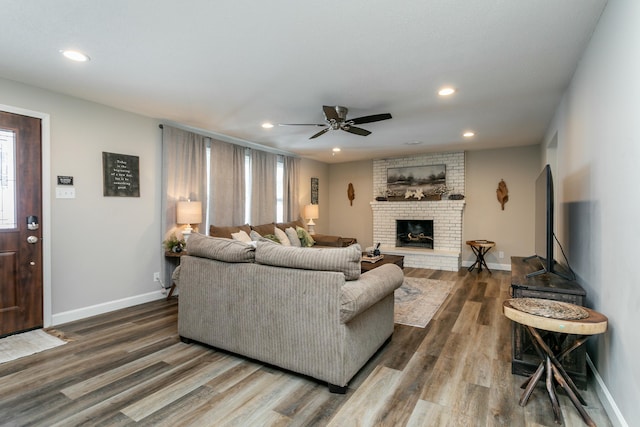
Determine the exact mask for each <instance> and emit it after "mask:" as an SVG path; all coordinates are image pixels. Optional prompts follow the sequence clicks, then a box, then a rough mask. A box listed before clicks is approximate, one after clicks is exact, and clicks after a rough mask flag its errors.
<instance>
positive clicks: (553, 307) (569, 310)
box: [502, 298, 607, 426]
mask: <svg viewBox="0 0 640 427" xmlns="http://www.w3.org/2000/svg"><path fill="white" fill-rule="evenodd" d="M502 312H503V313H504V315H505V316H506V317H507V318H509V319H511V320H513V321H514V322H517V323H520V324H521V325H524V326H526V328H527V330H528V331H529V333H530V334H531V337H532V342H533V345H534V346H535V347H536V351H537V352H538V354H539V355H540V357H541V358H542V362H541V363H540V365H539V366H538V369H537V370H536V371H535V372H534V373H533V375H531V377H529V379H528V380H527V381H526V382H525V383H524V384H522V387H521V388H524V389H525V390H524V392H523V393H522V397H521V398H520V406H525V405H526V404H527V402H528V401H529V397H531V393H533V389H534V388H535V386H536V384H537V383H538V381H539V380H540V379H541V378H542V376H543V374H545V373H546V387H547V393H548V394H549V399H550V400H551V406H552V408H553V415H554V419H555V422H556V423H558V424H562V420H561V419H562V415H561V412H560V404H559V403H558V397H557V395H556V391H555V384H554V380H555V382H557V383H558V384H559V385H560V386H561V387H562V388H563V389H564V390H565V392H566V393H567V396H569V399H570V400H571V402H572V403H573V405H574V406H575V407H576V409H577V410H578V412H579V413H580V416H581V417H582V419H583V420H584V422H585V423H586V424H587V425H588V426H595V423H594V422H593V420H592V419H591V417H589V414H587V411H585V409H584V408H583V407H582V406H583V405H586V402H585V401H584V399H583V398H582V396H581V395H580V393H579V392H578V389H577V388H576V386H575V384H574V383H573V380H571V378H570V377H569V375H568V374H567V372H566V371H565V369H564V368H563V367H562V364H561V363H560V361H561V360H562V359H563V358H564V357H565V356H567V355H568V354H569V353H571V352H572V351H573V350H575V349H576V348H578V347H580V346H581V345H583V344H584V343H585V342H586V341H587V339H589V337H590V336H591V335H595V334H601V333H604V332H605V331H606V330H607V318H606V316H604V315H603V314H600V313H598V312H597V311H594V310H591V309H588V308H586V307H580V306H577V305H574V304H569V303H565V302H560V301H554V300H546V299H539V298H514V299H509V300H506V301H505V302H504V303H502ZM539 330H543V331H551V332H557V333H562V334H572V335H578V336H579V337H578V339H577V340H576V341H575V342H574V343H573V345H571V346H570V347H569V348H566V349H561V350H560V351H558V353H555V354H554V352H553V351H552V350H551V348H550V347H549V345H547V343H546V342H545V341H544V339H543V338H542V336H541V335H540V332H539Z"/></svg>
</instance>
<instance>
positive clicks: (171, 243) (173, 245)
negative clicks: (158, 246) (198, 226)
mask: <svg viewBox="0 0 640 427" xmlns="http://www.w3.org/2000/svg"><path fill="white" fill-rule="evenodd" d="M162 243H163V244H164V247H165V249H166V250H167V251H169V252H174V253H180V252H182V251H183V250H184V247H185V241H184V240H178V238H177V237H176V235H175V233H174V234H172V235H171V236H170V237H169V238H168V239H167V240H165V241H164V242H162Z"/></svg>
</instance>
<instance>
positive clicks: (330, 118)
mask: <svg viewBox="0 0 640 427" xmlns="http://www.w3.org/2000/svg"><path fill="white" fill-rule="evenodd" d="M322 110H323V111H324V117H325V121H326V122H327V123H313V124H303V123H290V124H286V123H285V124H280V125H279V126H326V128H325V129H322V130H321V131H320V132H318V133H316V134H315V135H313V136H311V137H310V138H309V139H313V138H317V137H319V136H320V135H323V134H325V133H327V132H329V131H330V130H338V129H340V130H343V131H345V132H349V133H354V134H356V135H362V136H367V135H369V134H370V133H371V132H369V131H368V130H366V129H362V128H359V127H356V126H354V125H361V124H363V123H372V122H379V121H380V120H388V119H390V118H391V114H389V113H383V114H373V115H371V116H362V117H357V118H355V119H347V112H348V111H349V109H348V108H347V107H342V106H340V105H336V106H335V107H333V106H329V105H323V106H322Z"/></svg>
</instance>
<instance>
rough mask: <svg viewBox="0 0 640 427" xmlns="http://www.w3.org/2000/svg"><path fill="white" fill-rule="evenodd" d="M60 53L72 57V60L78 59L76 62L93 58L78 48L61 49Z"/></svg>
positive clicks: (68, 57)
mask: <svg viewBox="0 0 640 427" xmlns="http://www.w3.org/2000/svg"><path fill="white" fill-rule="evenodd" d="M60 53H61V54H62V55H63V56H64V57H65V58H67V59H70V60H72V61H76V62H87V61H90V60H91V58H89V55H87V54H84V53H82V52H80V51H78V50H72V49H68V50H61V51H60Z"/></svg>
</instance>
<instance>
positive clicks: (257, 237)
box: [249, 230, 262, 242]
mask: <svg viewBox="0 0 640 427" xmlns="http://www.w3.org/2000/svg"><path fill="white" fill-rule="evenodd" d="M249 237H250V238H251V240H252V241H254V242H257V241H258V240H260V238H261V237H262V236H261V235H260V233H258V232H257V231H256V230H251V233H249Z"/></svg>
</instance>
